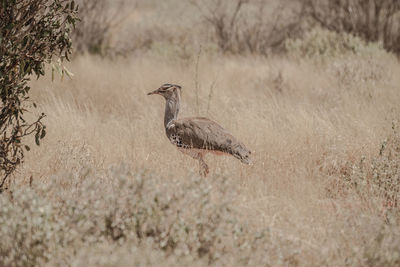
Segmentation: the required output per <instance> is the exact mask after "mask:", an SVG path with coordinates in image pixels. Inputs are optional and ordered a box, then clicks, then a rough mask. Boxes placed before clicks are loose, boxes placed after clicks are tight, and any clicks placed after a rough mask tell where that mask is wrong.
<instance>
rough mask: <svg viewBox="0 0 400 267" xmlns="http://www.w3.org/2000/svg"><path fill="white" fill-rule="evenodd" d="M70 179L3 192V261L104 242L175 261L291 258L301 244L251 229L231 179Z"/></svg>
mask: <svg viewBox="0 0 400 267" xmlns="http://www.w3.org/2000/svg"><path fill="white" fill-rule="evenodd" d="M65 179H66V177H59V178H57V179H54V180H53V181H52V182H50V183H49V184H47V185H44V184H41V185H40V186H38V187H33V188H29V187H28V186H22V187H21V186H19V187H18V188H17V189H16V190H15V191H14V192H12V193H11V196H8V195H7V194H3V195H1V196H0V205H1V207H2V208H1V210H0V234H1V236H2V242H1V243H0V265H2V266H4V265H11V266H21V265H23V266H28V265H31V266H34V265H42V264H44V263H46V262H53V263H56V264H57V265H66V264H70V263H71V262H74V261H75V255H77V254H80V252H81V251H82V249H84V250H85V251H87V252H90V251H92V250H90V249H85V248H91V247H102V246H105V247H104V248H103V250H106V251H108V253H110V254H111V253H112V250H114V249H115V250H117V251H118V250H119V251H122V252H123V251H126V250H127V251H128V252H129V251H130V250H132V249H133V250H139V251H140V250H144V251H149V250H152V251H153V252H151V255H157V258H160V257H172V258H174V259H175V260H173V262H181V261H186V262H187V261H188V260H190V261H202V262H203V263H208V264H211V263H215V264H216V263H218V262H219V263H224V264H225V265H232V264H235V265H237V264H239V265H242V264H244V265H246V264H250V263H252V264H253V265H257V264H261V263H263V262H279V261H282V262H285V261H289V260H294V259H295V257H296V255H297V254H296V251H297V249H288V250H283V251H282V249H281V246H283V245H284V246H285V247H286V246H294V247H295V248H296V247H298V246H299V244H297V243H296V242H294V241H291V240H287V239H285V238H284V237H281V236H279V235H276V234H275V233H273V232H272V231H269V230H268V229H267V230H266V231H261V232H260V233H257V232H252V231H250V230H249V228H247V227H246V226H245V224H244V223H243V222H240V221H239V220H238V218H239V216H238V215H239V214H237V211H236V210H235V207H234V204H233V200H234V199H235V196H236V193H235V190H234V188H233V187H231V186H230V185H229V184H228V180H227V179H223V178H216V180H215V181H214V182H212V183H210V182H208V180H205V179H201V178H196V177H193V178H187V179H172V178H171V179H165V178H163V179H161V178H158V177H156V176H154V175H152V174H151V173H147V172H140V173H137V174H135V175H134V174H132V173H131V172H130V171H129V170H128V169H127V168H125V167H120V168H114V169H111V170H109V171H108V174H105V175H104V176H92V175H91V174H88V173H85V174H83V175H81V176H79V177H77V176H72V177H70V179H71V181H70V183H69V184H67V183H65V181H64V180H65ZM60 183H61V184H60ZM119 248H121V249H119ZM92 252H93V251H92ZM266 253H267V256H266ZM80 257H83V255H81V256H80ZM85 257H88V258H90V259H92V260H93V258H92V257H93V256H91V255H86V256H85ZM80 260H84V259H83V258H80ZM103 260H104V261H106V262H110V263H111V262H112V261H114V260H115V258H114V257H108V256H107V255H105V256H104V257H103Z"/></svg>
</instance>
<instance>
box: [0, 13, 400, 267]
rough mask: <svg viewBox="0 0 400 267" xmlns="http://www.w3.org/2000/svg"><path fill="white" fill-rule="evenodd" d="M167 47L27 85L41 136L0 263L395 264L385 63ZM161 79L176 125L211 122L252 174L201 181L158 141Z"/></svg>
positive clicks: (90, 63) (396, 230)
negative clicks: (185, 52)
mask: <svg viewBox="0 0 400 267" xmlns="http://www.w3.org/2000/svg"><path fill="white" fill-rule="evenodd" d="M150 6H151V5H150ZM146 8H148V7H146ZM171 20H172V19H171ZM163 45H164V44H159V45H157V46H155V47H153V49H150V50H149V51H147V52H141V53H136V54H135V55H132V56H129V57H126V58H117V59H114V60H108V59H101V58H99V57H95V56H87V55H86V56H85V55H83V56H77V57H75V58H74V59H73V60H72V62H71V63H70V64H68V66H67V67H68V69H69V70H71V71H72V72H73V73H74V76H73V78H72V79H69V78H65V79H64V80H63V81H59V78H58V77H56V79H55V81H54V82H52V81H51V77H50V75H48V77H46V78H45V79H41V80H38V81H34V82H33V83H32V88H33V89H32V92H33V99H34V100H35V101H36V102H37V104H38V109H37V112H41V111H43V112H45V113H46V114H47V117H46V119H45V124H46V125H47V129H48V134H47V137H46V138H45V139H44V140H43V143H42V144H41V146H40V147H35V146H34V145H32V146H31V147H32V150H31V152H30V153H27V156H26V160H25V163H24V165H23V166H22V168H20V169H19V171H18V174H17V175H16V177H15V179H14V182H13V184H12V186H11V188H12V189H11V190H12V195H13V199H14V200H11V199H10V198H9V197H4V196H2V197H1V198H0V205H1V206H2V210H1V213H0V214H1V216H0V233H1V234H2V236H3V237H4V238H3V237H2V239H3V240H2V242H4V244H8V245H1V246H0V255H1V257H2V258H1V261H3V263H4V264H5V265H10V266H13V265H24V264H25V265H29V264H32V265H36V264H38V265H39V264H47V265H49V266H54V265H64V264H66V263H68V264H69V265H72V266H128V265H132V264H136V265H138V266H158V265H168V266H177V265H182V266H187V265H188V264H194V265H198V266H204V265H207V264H211V265H217V266H219V265H225V266H232V265H238V266H243V265H250V266H265V265H271V266H279V265H283V266H287V265H299V266H310V265H314V266H321V265H328V266H348V265H351V266H353V265H354V266H359V265H363V266H365V265H367V266H396V265H398V264H400V252H399V247H400V213H399V206H397V205H398V202H397V201H398V200H400V196H399V191H398V190H399V188H400V178H399V163H400V160H399V153H400V141H399V138H400V137H399V135H398V134H397V132H396V130H398V124H399V122H398V118H399V116H400V106H399V103H400V90H399V89H400V88H399V84H400V76H399V75H398V73H400V64H399V62H398V60H397V59H396V57H395V56H393V55H390V54H387V53H385V52H383V51H380V50H377V51H375V52H374V51H373V52H369V53H361V54H358V55H357V54H346V55H342V56H334V57H329V58H327V59H324V60H322V61H321V60H319V59H315V58H306V57H300V58H299V57H297V56H291V55H287V54H285V55H276V56H270V57H268V58H265V57H259V56H256V55H247V56H246V55H242V56H234V55H224V54H221V53H217V52H215V51H209V50H206V49H203V50H200V49H199V48H198V49H194V51H193V53H192V54H191V56H190V57H189V58H185V57H180V56H179V55H181V54H180V50H179V51H178V52H177V51H175V50H173V51H170V50H171V45H169V46H166V47H164V46H163ZM199 51H200V52H199ZM189 54H190V53H189ZM163 83H176V84H179V85H182V86H183V89H182V101H183V107H182V109H181V113H180V116H181V117H186V116H197V115H199V116H206V117H209V118H211V119H213V120H215V121H217V122H219V123H220V124H221V125H222V126H224V127H225V128H226V129H228V130H229V131H230V132H231V133H232V134H233V135H234V136H236V137H237V138H238V139H239V140H241V141H242V142H243V143H245V144H246V146H247V147H248V148H249V149H250V150H251V151H252V152H253V162H254V164H253V165H251V166H247V165H243V164H241V163H240V162H239V161H238V160H236V159H235V158H233V157H228V156H222V157H217V156H214V155H208V156H207V157H206V161H207V162H208V163H209V166H210V175H209V177H207V178H205V179H202V178H199V177H198V165H197V162H196V161H194V160H193V159H191V158H189V157H187V156H185V155H183V154H181V153H180V152H179V151H178V150H177V149H176V148H174V147H173V146H172V145H171V144H170V142H169V141H168V139H167V138H166V136H165V132H164V128H163V112H164V104H165V103H164V100H163V99H162V98H161V97H158V96H151V97H150V96H147V95H146V94H147V92H149V91H152V90H154V89H156V88H158V87H159V86H160V85H161V84H163ZM392 128H394V130H393V129H392ZM9 218H12V220H9ZM7 242H8V243H7Z"/></svg>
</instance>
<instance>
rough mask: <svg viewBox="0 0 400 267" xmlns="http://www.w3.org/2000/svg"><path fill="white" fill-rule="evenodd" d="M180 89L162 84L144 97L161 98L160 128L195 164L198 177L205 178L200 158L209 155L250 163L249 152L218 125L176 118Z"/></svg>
mask: <svg viewBox="0 0 400 267" xmlns="http://www.w3.org/2000/svg"><path fill="white" fill-rule="evenodd" d="M181 89H182V87H181V86H179V85H175V84H164V85H162V86H161V87H160V88H158V89H157V90H155V91H153V92H150V93H148V95H154V94H158V95H161V96H163V97H164V98H165V100H166V105H165V115H164V127H165V131H166V134H167V137H168V139H169V140H170V141H171V143H172V144H173V145H175V146H177V147H178V149H179V150H180V151H181V152H183V153H185V154H187V155H189V156H191V157H192V158H194V159H197V160H198V161H199V166H200V175H202V176H207V174H208V172H209V170H208V166H207V164H206V163H205V161H204V155H205V154H206V153H207V152H212V153H215V154H217V155H220V154H223V153H226V154H230V155H232V156H234V157H235V158H237V159H239V160H241V161H242V162H243V163H246V164H250V159H249V156H250V153H251V152H250V151H249V150H248V149H247V148H246V147H245V146H244V145H243V144H242V143H240V142H238V141H237V140H236V138H235V137H233V136H232V135H231V134H230V133H228V132H227V131H226V130H225V129H224V128H222V127H221V126H220V125H219V124H218V123H216V122H214V121H212V120H209V119H207V118H204V117H193V118H182V119H178V113H179V107H180V101H181V95H180V93H181Z"/></svg>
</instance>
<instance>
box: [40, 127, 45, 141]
mask: <svg viewBox="0 0 400 267" xmlns="http://www.w3.org/2000/svg"><path fill="white" fill-rule="evenodd" d="M45 136H46V130H45V129H44V128H43V130H42V133H41V134H40V139H43V138H44V137H45Z"/></svg>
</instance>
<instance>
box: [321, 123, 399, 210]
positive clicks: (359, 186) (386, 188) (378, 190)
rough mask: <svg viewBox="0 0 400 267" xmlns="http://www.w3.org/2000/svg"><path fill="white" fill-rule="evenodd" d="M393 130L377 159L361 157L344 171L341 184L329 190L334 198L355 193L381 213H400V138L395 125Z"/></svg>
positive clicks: (363, 201)
mask: <svg viewBox="0 0 400 267" xmlns="http://www.w3.org/2000/svg"><path fill="white" fill-rule="evenodd" d="M392 129H393V134H392V135H391V136H389V137H388V138H387V139H386V140H385V141H383V142H382V144H381V147H380V149H379V152H378V153H377V155H376V156H374V157H372V158H371V159H368V158H366V157H362V158H361V159H360V161H359V162H358V163H356V164H350V163H348V164H347V166H346V167H345V168H343V172H342V175H341V177H340V179H339V181H338V182H337V183H335V185H334V186H332V185H330V186H329V188H328V192H329V194H330V195H331V196H335V195H337V194H347V195H353V194H355V195H356V196H357V197H358V198H359V199H360V200H361V201H362V203H364V204H366V205H369V204H368V203H372V204H373V205H372V206H375V207H378V210H381V211H393V212H396V213H398V212H399V211H400V209H399V207H400V135H399V133H398V132H397V130H396V127H395V125H394V124H393V127H392ZM332 193H334V194H333V195H332ZM369 206H371V205H369Z"/></svg>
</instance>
